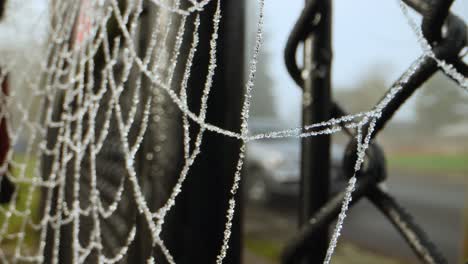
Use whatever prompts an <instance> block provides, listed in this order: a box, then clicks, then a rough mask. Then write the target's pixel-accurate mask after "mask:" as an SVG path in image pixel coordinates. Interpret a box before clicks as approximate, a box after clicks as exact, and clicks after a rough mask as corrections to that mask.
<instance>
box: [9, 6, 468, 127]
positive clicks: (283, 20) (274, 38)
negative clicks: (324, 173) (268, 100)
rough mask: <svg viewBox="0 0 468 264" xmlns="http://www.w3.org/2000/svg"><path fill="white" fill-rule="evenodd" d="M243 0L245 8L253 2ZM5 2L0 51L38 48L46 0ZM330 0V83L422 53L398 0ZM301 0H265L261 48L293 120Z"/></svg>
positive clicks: (342, 83) (397, 69) (394, 71)
mask: <svg viewBox="0 0 468 264" xmlns="http://www.w3.org/2000/svg"><path fill="white" fill-rule="evenodd" d="M246 1H248V4H247V6H248V7H249V8H254V7H255V3H257V1H255V0H246ZM7 3H8V10H7V12H5V13H6V17H5V19H4V20H3V21H2V23H0V32H2V34H0V52H9V53H10V52H11V51H13V50H16V51H18V50H19V51H21V54H25V55H26V56H29V54H34V53H37V52H38V49H35V48H31V47H33V46H34V45H31V44H33V43H34V42H35V41H38V40H40V39H41V38H43V37H45V26H46V24H45V23H44V22H46V21H47V0H9V1H8V2H7ZM333 3H334V6H333V9H334V10H333V13H334V14H333V49H334V60H333V74H332V77H333V85H334V87H338V88H342V87H352V86H353V85H354V84H356V83H357V81H358V80H359V79H360V78H364V77H365V76H366V72H367V71H368V70H369V69H370V68H371V67H373V66H376V65H386V66H388V69H387V70H388V71H387V85H390V84H391V83H392V81H393V80H395V79H396V78H397V77H398V76H399V75H400V74H401V73H402V72H403V71H404V70H405V69H406V68H407V67H408V66H409V65H410V63H411V62H412V61H414V60H415V59H416V58H417V57H418V56H419V55H420V54H421V48H420V46H419V44H418V43H417V41H416V38H415V35H414V33H413V32H412V31H411V30H410V28H409V26H408V25H407V23H406V21H405V18H404V17H403V15H402V14H401V11H400V9H399V6H398V1H397V0H379V1H376V0H353V1H350V0H335V1H333ZM303 5H304V1H303V0H289V1H281V0H266V1H265V31H266V33H267V34H268V41H267V43H265V45H264V47H263V48H264V49H266V50H268V51H269V53H270V54H271V56H272V58H271V63H270V65H269V68H270V70H271V75H272V77H273V78H274V81H275V87H274V90H275V95H276V99H277V100H276V101H277V104H278V106H279V112H280V115H281V117H282V118H283V119H285V120H293V121H294V122H293V123H298V122H299V119H300V115H299V110H300V92H299V89H297V88H296V86H295V84H294V83H293V82H292V80H291V78H290V77H289V75H288V74H287V71H286V69H285V67H284V61H283V50H284V45H285V43H286V39H287V36H288V35H289V32H290V30H291V28H292V26H293V24H294V22H295V21H296V19H297V17H298V16H299V13H300V11H301V9H302V8H303ZM452 11H454V12H455V13H457V14H458V15H460V16H462V17H463V18H464V19H465V21H468V1H466V0H457V1H455V4H454V6H453V7H452ZM248 14H250V15H249V21H250V22H249V23H248V24H249V27H254V26H255V25H254V22H255V21H256V18H257V17H256V15H255V14H254V13H252V12H248ZM249 31H250V30H249ZM11 39H15V45H11ZM260 63H262V62H260ZM412 114H413V111H412V107H411V104H409V105H408V106H406V107H404V108H403V109H402V110H401V111H400V112H399V114H398V116H399V118H403V119H411V117H412Z"/></svg>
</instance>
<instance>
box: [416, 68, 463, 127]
mask: <svg viewBox="0 0 468 264" xmlns="http://www.w3.org/2000/svg"><path fill="white" fill-rule="evenodd" d="M420 90H421V91H420V94H419V97H417V101H416V114H417V119H418V121H419V123H420V127H421V128H422V129H425V130H427V131H433V132H436V131H437V130H438V129H434V128H441V127H443V126H447V125H455V124H457V123H460V122H462V121H465V122H466V121H467V120H468V119H467V108H466V103H467V99H468V97H467V96H466V94H464V93H463V91H462V89H460V88H459V87H457V84H456V83H454V82H453V81H451V80H450V79H448V78H447V77H445V76H444V75H443V74H442V73H438V74H436V75H434V76H433V77H432V78H431V79H430V80H429V81H428V82H427V83H426V84H425V85H424V86H423V87H421V89H420Z"/></svg>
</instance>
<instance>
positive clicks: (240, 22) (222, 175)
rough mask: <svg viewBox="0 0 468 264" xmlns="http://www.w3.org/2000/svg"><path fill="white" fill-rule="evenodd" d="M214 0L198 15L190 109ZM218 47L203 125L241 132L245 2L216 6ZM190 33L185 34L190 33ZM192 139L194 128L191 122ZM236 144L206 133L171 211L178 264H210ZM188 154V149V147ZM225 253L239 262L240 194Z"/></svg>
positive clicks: (195, 101) (203, 68) (205, 57)
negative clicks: (218, 21)
mask: <svg viewBox="0 0 468 264" xmlns="http://www.w3.org/2000/svg"><path fill="white" fill-rule="evenodd" d="M215 8H216V1H211V3H209V4H208V5H207V6H206V7H205V11H204V12H203V15H202V16H200V18H201V24H200V43H199V46H198V50H199V52H197V53H196V55H195V58H194V63H193V67H192V75H191V78H190V80H189V85H190V86H189V88H188V93H189V96H188V98H189V102H188V103H189V107H190V109H191V110H192V111H194V112H195V113H198V112H199V110H200V98H201V97H202V93H203V88H204V84H205V78H201V76H206V72H207V65H208V63H209V53H208V51H209V49H210V43H209V40H210V38H211V34H212V32H213V14H214V11H215ZM221 15H222V19H221V22H220V28H219V33H218V35H219V36H218V46H217V67H216V70H215V76H214V80H213V87H212V89H211V93H210V98H209V100H208V112H207V122H209V123H211V124H214V125H217V126H219V127H222V128H226V129H229V130H234V131H240V113H241V108H242V101H243V92H244V83H243V75H244V68H243V66H244V59H243V58H244V53H243V52H244V49H243V43H244V1H243V0H242V1H240V0H226V1H221ZM189 32H190V31H189ZM190 130H191V131H190V134H191V138H195V137H196V134H197V133H198V131H199V126H198V125H197V124H195V123H194V122H191V129H190ZM240 143H241V141H240V140H237V139H232V138H228V137H226V136H222V135H219V134H217V133H211V132H206V133H205V136H204V138H203V143H202V146H201V149H202V152H201V153H200V155H199V157H198V158H197V160H196V162H195V163H194V164H193V165H192V167H191V169H190V172H189V175H188V178H187V180H186V182H185V184H184V187H183V188H184V189H183V191H182V193H181V194H180V196H179V197H178V198H179V200H178V201H177V204H176V206H175V209H176V210H175V211H174V212H175V213H176V217H174V219H175V222H176V223H177V224H176V227H177V228H178V230H176V232H178V234H177V235H176V237H177V238H178V239H177V240H176V241H174V244H172V245H171V247H172V248H173V252H174V256H175V258H176V262H177V263H215V261H216V256H217V255H218V253H219V251H220V248H221V244H222V238H223V234H224V228H225V222H226V211H227V207H228V198H229V195H230V192H229V190H230V188H231V186H232V183H233V177H234V172H235V168H236V162H237V159H238V157H239V149H240ZM191 149H193V147H192V148H191ZM236 198H237V199H236V213H235V215H234V220H233V226H232V229H231V232H232V233H231V238H230V241H229V251H228V254H227V256H226V258H225V260H224V261H223V263H227V264H239V263H240V262H241V257H242V254H241V249H242V246H241V241H242V238H241V226H242V224H241V219H242V199H240V198H241V193H240V192H238V194H237V196H236Z"/></svg>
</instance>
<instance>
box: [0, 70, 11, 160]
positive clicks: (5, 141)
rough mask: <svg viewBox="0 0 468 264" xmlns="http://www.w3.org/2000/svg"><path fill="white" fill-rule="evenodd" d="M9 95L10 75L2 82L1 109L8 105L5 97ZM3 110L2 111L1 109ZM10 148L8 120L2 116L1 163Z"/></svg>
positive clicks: (0, 121) (0, 126) (0, 131)
mask: <svg viewBox="0 0 468 264" xmlns="http://www.w3.org/2000/svg"><path fill="white" fill-rule="evenodd" d="M6 96H8V77H7V76H5V79H3V82H2V96H1V97H0V98H2V103H1V104H0V110H3V109H2V108H4V107H6V105H5V100H4V99H5V97H6ZM0 112H1V111H0ZM9 149H10V136H9V135H8V130H7V120H6V117H2V118H1V119H0V165H3V163H4V162H5V160H6V156H7V154H8V150H9Z"/></svg>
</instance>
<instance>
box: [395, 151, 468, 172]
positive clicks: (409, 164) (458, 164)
mask: <svg viewBox="0 0 468 264" xmlns="http://www.w3.org/2000/svg"><path fill="white" fill-rule="evenodd" d="M387 162H388V166H389V167H390V168H398V169H406V170H411V171H416V172H435V173H457V174H467V173H468V153H465V154H399V155H389V157H388V159H387Z"/></svg>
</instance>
